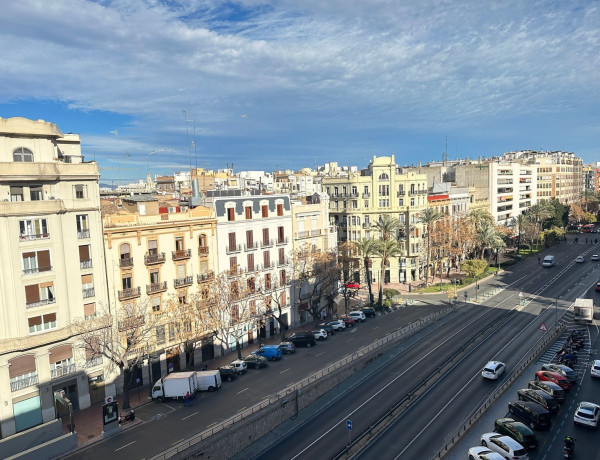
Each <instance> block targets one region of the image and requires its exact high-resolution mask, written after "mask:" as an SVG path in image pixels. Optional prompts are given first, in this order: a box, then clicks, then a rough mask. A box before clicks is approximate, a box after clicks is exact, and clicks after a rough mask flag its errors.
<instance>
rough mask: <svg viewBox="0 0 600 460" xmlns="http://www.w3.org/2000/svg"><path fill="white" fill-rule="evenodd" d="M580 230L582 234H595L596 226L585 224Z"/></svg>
mask: <svg viewBox="0 0 600 460" xmlns="http://www.w3.org/2000/svg"><path fill="white" fill-rule="evenodd" d="M581 230H582V232H583V233H596V226H595V225H594V224H587V225H584V226H583V228H582V229H581Z"/></svg>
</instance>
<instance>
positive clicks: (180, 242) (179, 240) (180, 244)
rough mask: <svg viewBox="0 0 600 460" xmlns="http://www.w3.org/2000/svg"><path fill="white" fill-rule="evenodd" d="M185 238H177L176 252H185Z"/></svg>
mask: <svg viewBox="0 0 600 460" xmlns="http://www.w3.org/2000/svg"><path fill="white" fill-rule="evenodd" d="M183 249H184V248H183V236H178V237H177V238H175V251H183Z"/></svg>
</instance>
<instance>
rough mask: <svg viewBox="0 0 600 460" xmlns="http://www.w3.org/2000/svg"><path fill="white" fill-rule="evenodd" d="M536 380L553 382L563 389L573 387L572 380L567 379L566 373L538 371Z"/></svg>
mask: <svg viewBox="0 0 600 460" xmlns="http://www.w3.org/2000/svg"><path fill="white" fill-rule="evenodd" d="M535 380H541V381H542V382H544V381H546V382H553V383H556V384H557V385H558V386H559V387H561V388H562V389H563V390H565V391H566V390H570V389H571V382H569V381H568V380H567V378H566V377H565V376H564V375H561V374H559V373H558V372H550V371H537V372H536V373H535Z"/></svg>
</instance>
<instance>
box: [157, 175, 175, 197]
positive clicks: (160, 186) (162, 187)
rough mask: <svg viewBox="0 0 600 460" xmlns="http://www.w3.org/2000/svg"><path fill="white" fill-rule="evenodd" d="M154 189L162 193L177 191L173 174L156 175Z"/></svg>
mask: <svg viewBox="0 0 600 460" xmlns="http://www.w3.org/2000/svg"><path fill="white" fill-rule="evenodd" d="M156 191H157V192H158V193H162V194H168V193H171V194H173V193H177V191H178V190H177V187H176V185H175V178H174V177H173V176H158V177H157V178H156Z"/></svg>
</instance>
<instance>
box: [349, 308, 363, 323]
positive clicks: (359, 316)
mask: <svg viewBox="0 0 600 460" xmlns="http://www.w3.org/2000/svg"><path fill="white" fill-rule="evenodd" d="M348 316H349V317H350V318H352V319H353V320H354V321H356V322H357V323H362V322H363V321H365V320H366V319H367V317H366V316H365V314H364V313H363V312H362V311H351V312H350V313H348Z"/></svg>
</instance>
